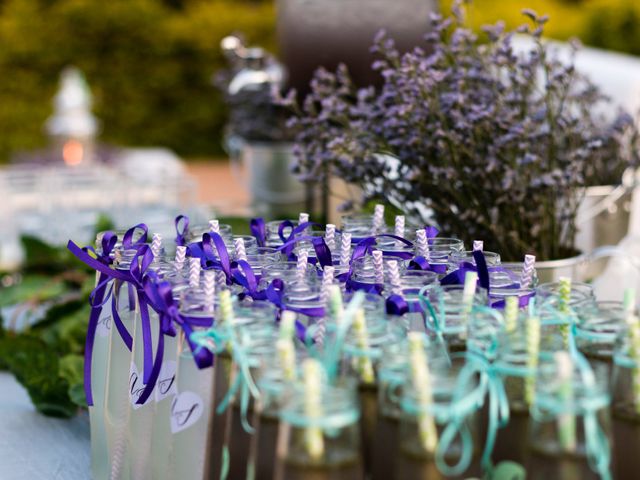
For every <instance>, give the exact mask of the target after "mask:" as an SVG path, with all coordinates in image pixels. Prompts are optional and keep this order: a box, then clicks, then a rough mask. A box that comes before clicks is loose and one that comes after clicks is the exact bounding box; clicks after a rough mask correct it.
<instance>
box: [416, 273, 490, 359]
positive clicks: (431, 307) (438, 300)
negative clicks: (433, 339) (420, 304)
mask: <svg viewBox="0 0 640 480" xmlns="http://www.w3.org/2000/svg"><path fill="white" fill-rule="evenodd" d="M424 297H425V299H426V300H428V304H427V305H425V307H427V311H426V313H427V331H428V332H429V333H431V334H435V335H438V336H441V337H442V338H443V340H444V341H445V342H446V343H447V345H448V347H449V350H450V351H452V352H454V351H464V350H466V348H467V330H468V322H469V315H470V313H471V308H472V307H473V306H476V305H478V306H482V305H487V302H488V297H487V291H486V290H485V289H484V288H481V287H477V289H476V293H475V294H474V296H473V299H472V301H471V304H470V305H465V300H464V286H463V285H443V286H438V287H435V288H430V289H427V290H425V294H424Z"/></svg>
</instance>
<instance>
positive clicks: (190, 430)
mask: <svg viewBox="0 0 640 480" xmlns="http://www.w3.org/2000/svg"><path fill="white" fill-rule="evenodd" d="M213 308H215V305H214V306H213ZM180 312H181V313H182V314H183V315H185V316H188V317H196V318H202V319H207V318H210V317H211V316H212V315H213V311H212V308H211V306H210V305H207V300H206V299H205V298H204V295H203V294H202V292H199V291H189V292H186V293H185V295H184V296H183V297H182V301H181V304H180ZM194 330H195V331H202V330H204V327H195V329H194ZM180 344H181V348H180V351H179V353H178V372H177V378H176V383H177V392H176V395H175V396H174V397H173V399H172V402H171V417H170V429H171V431H170V441H171V448H170V457H169V458H170V460H169V465H168V469H167V472H166V473H165V474H164V475H163V476H162V477H160V478H165V479H167V480H172V479H174V478H192V479H194V480H206V479H207V478H209V477H208V472H206V465H207V458H208V451H207V435H208V432H209V428H210V421H211V417H212V408H211V405H212V403H213V373H214V367H210V368H204V369H200V368H198V366H197V365H196V363H195V361H194V359H193V353H192V351H191V348H190V347H189V344H188V342H187V341H186V339H182V341H181V342H180Z"/></svg>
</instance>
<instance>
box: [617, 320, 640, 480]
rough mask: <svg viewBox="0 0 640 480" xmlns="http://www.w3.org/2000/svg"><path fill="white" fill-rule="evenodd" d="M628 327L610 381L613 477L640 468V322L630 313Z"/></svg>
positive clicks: (633, 473)
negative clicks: (613, 448)
mask: <svg viewBox="0 0 640 480" xmlns="http://www.w3.org/2000/svg"><path fill="white" fill-rule="evenodd" d="M627 328H628V331H627V332H625V333H624V334H623V335H621V336H620V337H619V338H618V342H617V345H616V349H615V352H614V365H613V375H612V381H611V395H612V403H611V410H612V416H613V434H614V446H615V455H614V461H615V465H614V474H615V478H620V479H626V478H633V477H635V476H636V474H637V472H638V471H639V469H640V456H639V455H638V451H639V449H640V325H639V324H638V318H637V317H636V316H629V320H628V327H627Z"/></svg>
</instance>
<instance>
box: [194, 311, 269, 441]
mask: <svg viewBox="0 0 640 480" xmlns="http://www.w3.org/2000/svg"><path fill="white" fill-rule="evenodd" d="M239 335H241V336H239ZM190 338H191V341H193V342H194V343H195V344H197V345H200V346H201V347H203V348H206V349H208V350H209V351H211V352H212V353H213V354H220V353H222V352H229V353H230V354H231V358H232V360H233V362H234V363H235V365H236V366H237V369H238V370H237V374H236V375H235V379H234V381H233V383H232V384H231V386H230V387H229V390H228V391H227V393H226V395H225V396H224V398H223V399H222V401H221V402H220V405H218V408H217V410H216V413H217V414H221V413H223V412H224V411H225V410H226V409H227V408H228V407H229V405H230V404H231V402H232V401H233V399H234V398H236V397H239V398H240V420H241V423H242V428H243V429H244V430H245V431H246V432H247V433H250V434H253V433H254V432H255V429H254V428H253V427H252V426H251V425H250V424H249V420H248V410H249V402H250V400H251V398H250V397H253V398H254V399H258V398H260V391H259V390H258V387H257V386H256V384H255V382H254V380H253V377H252V375H251V367H255V366H257V365H253V364H252V363H251V358H250V356H249V354H248V352H249V349H250V348H251V334H250V333H249V332H246V331H243V332H240V333H239V332H237V331H236V329H235V328H234V327H233V326H232V325H227V324H226V322H225V323H223V324H222V325H218V326H214V327H212V328H210V329H208V330H206V331H204V332H193V333H192V334H191V335H190Z"/></svg>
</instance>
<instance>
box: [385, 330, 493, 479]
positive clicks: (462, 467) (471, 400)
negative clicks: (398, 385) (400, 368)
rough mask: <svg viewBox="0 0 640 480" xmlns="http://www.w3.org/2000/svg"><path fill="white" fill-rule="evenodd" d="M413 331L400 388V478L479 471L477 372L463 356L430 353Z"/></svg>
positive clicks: (479, 389)
mask: <svg viewBox="0 0 640 480" xmlns="http://www.w3.org/2000/svg"><path fill="white" fill-rule="evenodd" d="M415 335H416V334H415V333H412V334H410V349H411V350H410V360H409V372H410V373H409V374H408V375H407V378H406V381H405V384H404V386H403V391H402V400H401V407H402V417H401V420H400V439H399V443H400V453H399V456H398V465H397V477H396V478H399V479H403V478H459V477H460V476H462V477H463V478H464V477H468V476H472V475H477V474H478V473H479V470H480V466H479V462H478V461H476V460H477V455H476V445H477V441H476V436H477V431H476V427H477V418H476V417H477V411H478V408H479V407H480V405H481V404H482V396H483V388H482V386H481V385H480V383H479V381H478V377H477V375H476V372H475V370H473V369H470V368H466V363H465V359H464V357H461V356H456V355H454V356H452V357H451V358H449V359H447V358H442V357H436V358H427V356H426V353H424V350H423V347H422V341H421V340H419V339H418V340H417V341H416V340H415V339H416V336H415ZM421 350H422V353H418V352H420V351H421ZM449 362H451V363H449Z"/></svg>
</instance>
